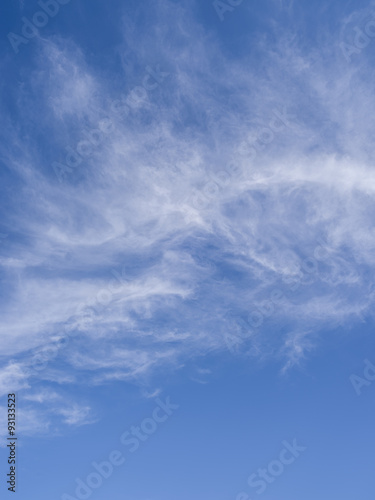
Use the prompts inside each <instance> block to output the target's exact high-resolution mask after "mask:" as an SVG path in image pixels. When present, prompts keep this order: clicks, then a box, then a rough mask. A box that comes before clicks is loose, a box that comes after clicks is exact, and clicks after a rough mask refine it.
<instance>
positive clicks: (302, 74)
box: [0, 2, 375, 424]
mask: <svg viewBox="0 0 375 500" xmlns="http://www.w3.org/2000/svg"><path fill="white" fill-rule="evenodd" d="M156 4H157V5H156V6H155V16H156V17H157V18H158V19H159V20H160V19H163V20H165V21H167V20H168V19H170V17H171V16H173V17H174V19H175V22H174V23H169V22H163V23H156V25H157V26H161V25H163V26H165V29H164V32H163V33H156V31H154V30H153V28H152V27H149V28H148V33H147V34H145V33H136V32H135V31H133V32H132V33H131V36H129V30H125V32H124V41H123V44H120V45H119V46H118V47H117V49H116V50H118V51H119V53H125V52H126V53H132V50H134V51H135V53H136V55H137V60H136V61H135V60H133V59H132V56H131V57H130V56H129V58H130V59H129V60H128V62H127V64H123V65H122V66H121V71H122V72H123V75H124V89H121V92H119V90H118V86H117V85H115V84H113V85H111V84H110V83H108V82H107V81H106V80H105V79H104V78H103V75H102V73H101V71H100V70H98V69H97V68H93V67H91V66H90V64H89V63H88V62H87V61H86V59H85V54H84V53H83V52H82V51H81V50H80V49H79V48H77V47H76V46H75V45H74V43H73V42H71V41H69V42H68V41H66V40H61V39H60V40H59V39H51V40H46V41H43V40H38V45H36V46H38V47H39V48H38V50H39V52H38V54H39V57H38V59H37V63H36V64H35V69H34V72H33V74H32V78H31V79H30V82H29V84H28V85H29V88H28V89H27V90H26V89H25V90H24V91H23V92H20V97H19V103H18V105H19V113H20V119H23V120H29V119H30V115H32V114H33V113H34V112H35V104H33V100H36V102H37V105H38V106H42V107H43V110H44V111H45V113H43V115H42V116H40V119H39V124H38V128H37V130H41V131H43V130H44V131H45V130H48V131H49V137H48V144H43V147H42V150H43V149H45V153H46V155H45V156H46V158H48V160H47V159H44V155H43V153H42V151H41V150H40V149H38V146H37V143H38V142H37V141H38V139H37V133H36V134H35V135H34V134H33V133H32V132H30V133H29V134H28V136H27V137H25V138H23V140H22V141H21V140H20V138H19V134H18V130H17V127H7V128H6V131H4V132H3V134H4V136H5V138H6V145H5V146H3V147H2V148H3V150H2V152H3V155H4V157H5V158H6V159H7V163H8V167H9V168H11V169H13V172H14V175H16V176H17V178H19V179H20V180H21V181H22V188H20V189H19V190H18V192H17V194H16V197H15V201H14V207H13V209H14V213H13V215H10V219H9V220H10V222H9V233H10V237H9V238H8V240H11V241H9V242H8V241H7V249H8V250H6V249H5V247H4V246H2V247H1V252H2V257H1V265H2V267H3V269H4V273H5V274H4V276H5V278H4V287H5V288H6V289H7V298H6V300H5V302H4V304H3V306H1V316H2V323H1V324H2V326H1V327H0V331H1V341H0V346H1V352H2V354H3V355H6V356H13V357H14V356H17V355H20V354H27V355H30V352H31V351H30V350H32V349H34V350H35V349H37V348H40V347H41V346H43V345H45V344H46V343H47V344H48V342H50V341H51V340H52V339H56V338H58V337H59V336H61V335H65V334H66V332H67V331H68V332H70V333H74V338H73V339H71V340H70V342H69V343H68V345H67V346H66V347H64V348H61V349H60V350H59V352H58V354H57V356H58V359H59V361H61V363H64V366H67V367H70V368H69V369H68V370H67V372H64V370H62V369H61V368H60V367H57V364H56V365H55V359H56V358H54V360H53V361H52V362H51V363H50V366H48V367H47V368H46V370H44V371H41V372H40V373H39V374H36V373H34V376H36V377H39V378H40V379H43V377H44V379H45V380H52V379H54V380H65V381H69V382H71V381H74V370H75V369H77V368H79V369H80V370H86V371H87V373H88V378H89V379H90V380H91V382H92V383H102V382H104V381H108V380H132V379H137V378H138V379H142V377H146V376H148V375H149V374H150V373H152V372H153V371H154V370H158V369H160V367H163V366H164V367H166V366H168V367H174V368H175V367H177V366H181V365H182V364H184V362H185V361H186V359H189V358H192V357H195V356H199V355H202V354H204V353H209V352H212V351H215V350H221V349H225V348H226V343H225V339H224V333H225V331H226V330H228V329H229V330H230V329H232V328H233V318H237V319H236V320H235V324H237V323H238V322H239V318H241V317H245V318H246V317H247V316H248V315H249V314H250V313H251V312H252V311H253V310H257V308H259V307H261V306H262V304H263V303H264V301H267V300H269V297H270V294H271V293H272V290H273V289H274V288H281V289H283V290H284V291H285V293H286V296H287V300H286V301H284V303H283V304H281V305H280V306H279V307H277V308H275V312H273V313H272V315H269V316H268V317H266V316H265V318H266V319H265V320H264V322H263V324H262V325H261V326H260V327H258V328H257V330H256V332H255V333H254V335H250V336H249V338H251V342H252V343H253V352H255V351H256V352H260V353H262V352H272V353H273V354H276V355H278V356H284V357H285V356H286V357H287V361H286V363H287V366H291V365H292V364H293V363H295V362H297V360H299V359H300V358H301V356H303V355H304V354H305V353H306V352H308V351H309V350H310V349H312V348H313V346H314V345H315V343H316V342H318V341H319V339H318V335H317V334H316V332H318V331H319V330H320V329H321V328H323V327H326V328H327V326H329V325H332V326H335V325H337V324H340V323H342V322H343V321H357V318H358V316H359V315H360V314H362V313H364V312H367V313H369V312H370V308H371V301H372V297H370V296H369V295H368V290H369V286H370V284H371V282H372V280H373V272H372V267H373V263H374V252H373V250H374V245H375V238H374V236H375V233H374V230H373V218H374V213H375V204H374V201H373V195H374V191H375V174H374V170H373V167H372V155H373V151H372V149H373V145H372V137H373V134H374V128H375V122H374V116H375V114H374V113H373V111H374V110H373V108H374V104H373V100H372V98H371V97H370V96H371V95H372V75H371V74H370V70H368V69H367V68H366V66H365V64H363V65H361V64H360V63H358V64H351V65H348V64H347V63H346V61H345V60H343V59H342V54H340V51H339V48H338V46H337V43H333V42H334V41H335V40H336V39H335V36H339V33H336V34H333V35H332V39H330V40H325V41H323V42H324V44H323V45H322V54H324V58H323V57H322V54H321V53H317V52H315V51H311V52H310V53H309V52H307V51H306V50H305V49H302V48H301V46H300V44H299V41H298V38H297V37H292V36H288V35H287V36H285V35H281V34H280V33H278V35H280V36H279V37H278V42H277V44H271V43H270V42H268V41H266V40H265V39H264V38H261V39H260V40H259V44H258V45H257V47H256V48H254V49H253V50H252V52H250V55H249V56H246V57H244V59H241V60H230V58H229V57H227V56H226V55H225V51H224V50H223V49H222V47H220V45H219V43H218V41H217V40H216V39H215V36H214V35H213V34H212V33H208V32H207V33H205V32H204V31H203V29H202V28H201V27H200V26H199V25H198V23H196V22H195V21H194V20H193V19H192V17H191V15H189V14H188V13H187V12H186V11H185V10H184V8H183V7H182V6H181V5H180V6H178V5H175V4H172V3H168V2H167V3H166V2H163V3H160V2H156ZM166 6H167V7H168V9H166ZM176 20H177V21H178V22H177V21H176ZM124 25H125V26H126V19H125V20H124ZM275 29H276V31H277V28H275ZM156 36H157V37H158V40H159V41H160V44H159V45H160V47H161V49H160V51H159V52H156V50H155V48H154V43H153V40H154V37H156ZM172 41H173V43H172ZM129 51H130V52H129ZM259 56H261V60H262V63H259ZM363 57H364V58H365V57H366V55H365V54H364V55H363ZM327 61H328V63H327ZM158 65H159V70H158V71H164V72H165V73H169V76H168V77H166V78H165V79H164V80H163V82H162V83H160V85H159V86H158V88H157V89H156V90H155V91H153V92H151V91H150V92H148V94H147V98H146V99H145V100H144V101H142V102H140V103H139V104H138V105H137V106H134V107H133V108H131V107H130V108H129V109H127V111H126V112H122V113H121V112H119V111H116V110H115V107H114V106H113V103H114V102H117V101H116V100H117V99H119V97H120V96H119V93H123V94H124V95H125V96H127V95H128V92H129V91H130V90H131V88H133V87H131V86H129V85H127V84H126V77H127V76H129V75H130V74H131V76H132V81H136V82H138V83H139V82H142V79H143V78H144V76H145V72H146V67H153V68H154V70H155V71H157V70H156V69H155V68H156V67H157V66H158ZM139 68H141V69H139ZM353 89H355V90H353ZM117 109H118V108H117ZM103 119H106V120H110V122H111V123H112V125H113V127H112V131H111V132H110V133H107V134H106V135H105V136H104V137H102V139H101V140H100V141H99V144H97V145H93V147H92V151H91V153H90V154H89V155H87V157H86V158H84V161H82V162H81V163H80V164H79V165H78V166H76V167H75V168H72V170H71V172H70V173H69V174H68V175H67V176H66V179H65V181H64V182H63V183H60V182H59V181H58V179H57V178H56V176H55V173H54V171H53V169H52V167H51V164H52V162H54V161H58V162H65V161H66V155H67V154H71V152H72V151H75V153H74V154H75V156H76V152H77V145H78V144H79V143H80V141H82V140H84V138H85V137H86V138H87V134H89V135H90V133H92V131H93V130H96V129H97V128H98V126H99V124H100V123H102V120H103ZM4 120H6V119H5V118H4ZM50 148H52V149H53V155H51V154H50ZM66 148H68V149H66ZM11 227H13V228H15V230H16V231H17V232H18V234H20V235H22V238H21V240H22V241H20V238H18V239H17V238H14V237H12V234H13V233H14V231H13V233H11V231H10V229H11ZM7 232H8V229H7ZM322 240H324V242H325V243H324V244H325V245H326V250H325V255H324V258H319V256H318V258H317V255H316V249H317V247H318V246H319V245H320V244H321V243H319V242H321V241H322ZM306 259H315V261H316V265H317V271H316V273H315V274H314V282H313V283H312V284H311V285H302V286H301V287H300V289H299V290H298V292H296V293H294V294H293V291H291V290H290V287H288V286H287V285H286V282H287V280H288V279H295V277H296V276H298V275H299V273H300V272H301V266H302V263H303V262H304V260H306ZM114 272H115V273H117V275H120V281H119V279H118V278H117V281H116V278H115V275H116V274H115V275H114ZM85 311H86V312H85ZM83 312H85V315H83ZM228 313H229V316H230V318H231V319H228V318H229V316H228ZM267 318H268V319H267ZM282 324H283V325H289V326H290V330H289V331H291V332H303V334H301V333H291V334H289V335H282V334H281V329H280V326H278V325H282ZM311 332H314V334H312V333H311ZM270 339H272V343H271V345H272V347H270ZM254 349H255V351H254ZM69 370H70V371H69ZM198 375H199V376H198V379H199V380H201V379H202V377H203V375H204V374H203V373H202V374H198ZM9 379H13V380H15V381H16V384H18V385H17V386H18V387H20V388H23V387H27V385H28V382H27V377H26V378H25V377H24V376H23V375H21V374H20V373H18V372H17V365H16V364H13V365H5V368H3V370H2V372H1V373H0V380H4V383H1V387H4V390H8V389H7V384H8V382H7V381H8V380H9ZM202 380H203V379H202ZM41 394H42V393H41ZM30 397H34V402H39V400H38V399H35V398H36V397H37V396H35V395H34V396H29V399H30ZM41 397H42V396H41ZM30 401H32V400H30ZM40 402H41V401H40ZM86 410H87V408H86V407H84V408H80V409H77V408H75V407H73V409H72V410H69V411H68V410H66V412H65V410H64V412H65V413H62V410H61V411H60V410H59V411H60V414H61V415H63V416H64V417H65V420H66V423H68V424H69V423H78V422H80V421H85V419H86V418H88V417H87V415H88V410H87V415H86V413H85V412H86ZM69 412H70V413H69Z"/></svg>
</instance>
